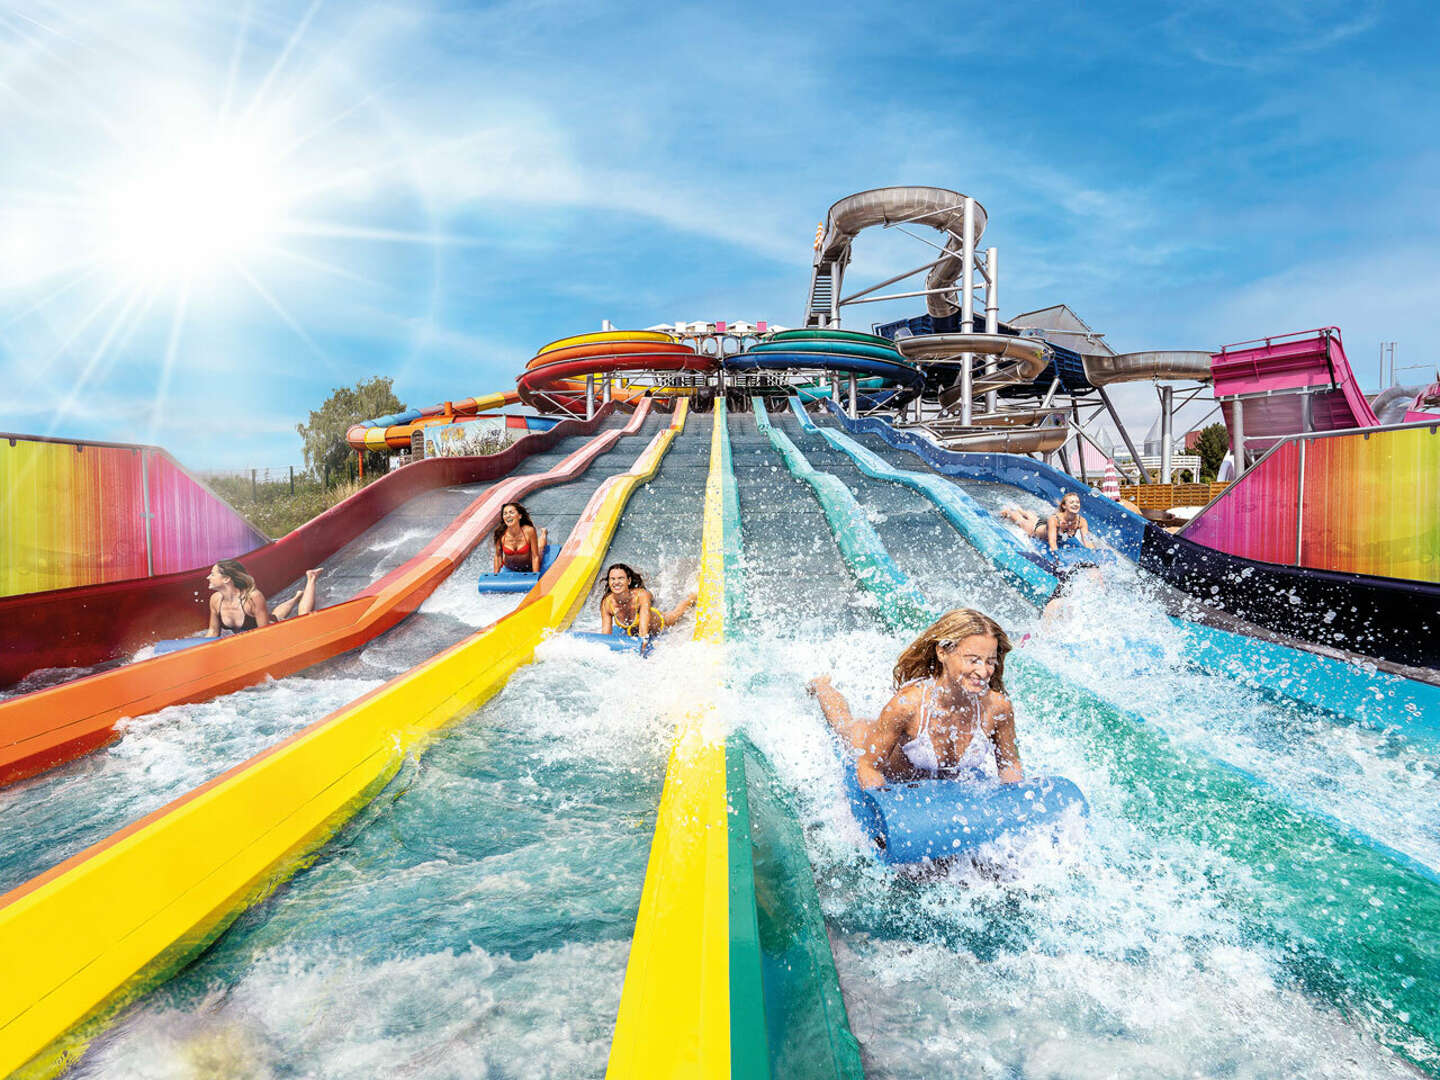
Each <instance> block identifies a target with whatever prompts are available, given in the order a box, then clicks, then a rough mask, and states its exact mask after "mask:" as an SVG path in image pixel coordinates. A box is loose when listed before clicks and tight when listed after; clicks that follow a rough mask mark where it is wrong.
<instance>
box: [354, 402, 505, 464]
mask: <svg viewBox="0 0 1440 1080" xmlns="http://www.w3.org/2000/svg"><path fill="white" fill-rule="evenodd" d="M519 400H520V395H519V394H517V393H515V391H513V390H502V391H501V392H500V393H497V394H486V395H485V396H483V397H478V398H465V399H464V400H463V401H446V402H443V403H442V404H439V405H432V406H430V407H429V408H428V409H411V410H409V411H408V412H403V413H392V414H390V415H389V416H378V417H376V418H375V419H374V420H362V421H360V423H358V424H352V425H351V426H350V429H349V430H348V431H346V432H345V441H346V442H347V443H349V445H350V449H352V450H398V449H402V448H404V447H407V446H409V445H410V436H411V435H412V434H414V432H416V431H418V430H421V429H423V428H426V427H429V426H431V425H435V424H453V423H455V422H456V421H457V420H465V419H468V418H471V417H475V416H478V415H479V414H480V413H482V412H484V411H485V410H486V409H499V408H503V407H504V406H506V405H513V404H515V402H517V401H519Z"/></svg>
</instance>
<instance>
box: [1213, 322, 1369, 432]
mask: <svg viewBox="0 0 1440 1080" xmlns="http://www.w3.org/2000/svg"><path fill="white" fill-rule="evenodd" d="M1210 370H1211V374H1212V376H1213V378H1214V382H1215V399H1216V400H1217V401H1219V402H1220V403H1221V409H1222V411H1223V412H1224V414H1225V424H1226V426H1227V427H1229V429H1230V433H1231V437H1232V439H1238V440H1243V441H1244V444H1245V449H1246V451H1247V452H1253V453H1259V452H1263V451H1264V450H1266V449H1268V448H1269V447H1271V446H1272V445H1274V444H1275V443H1276V442H1278V441H1279V440H1280V439H1282V438H1284V437H1285V436H1286V435H1292V434H1295V433H1297V432H1305V431H1344V430H1348V429H1351V428H1369V427H1375V426H1377V425H1378V424H1379V422H1380V421H1379V420H1378V419H1377V418H1376V416H1375V413H1374V411H1373V410H1372V409H1371V407H1370V402H1369V401H1368V400H1367V399H1366V397H1365V395H1364V393H1362V392H1361V390H1360V384H1359V383H1358V382H1356V380H1355V375H1354V373H1353V372H1352V371H1351V369H1350V361H1349V360H1348V359H1346V356H1345V346H1344V344H1343V343H1342V342H1341V340H1340V330H1339V328H1338V327H1334V326H1327V327H1324V328H1322V329H1320V330H1302V331H1299V332H1297V333H1294V334H1281V335H1279V336H1278V337H1268V338H1260V339H1257V340H1255V341H1243V342H1240V343H1239V344H1236V345H1226V346H1225V347H1224V348H1223V349H1221V350H1220V351H1219V352H1218V353H1215V354H1214V355H1213V356H1212V357H1211V362H1210Z"/></svg>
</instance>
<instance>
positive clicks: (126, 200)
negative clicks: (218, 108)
mask: <svg viewBox="0 0 1440 1080" xmlns="http://www.w3.org/2000/svg"><path fill="white" fill-rule="evenodd" d="M286 201H287V200H286V199H285V197H284V192H283V190H282V187H281V183H280V176H279V173H278V169H277V158H276V156H275V155H273V154H272V153H270V152H269V151H268V150H267V148H266V146H265V145H264V144H263V143H262V142H261V141H260V140H256V139H246V138H241V137H237V136H233V135H219V136H214V137H204V138H199V139H196V140H195V141H193V142H191V143H189V144H188V145H186V146H184V147H183V148H181V149H179V150H177V151H176V152H175V153H173V154H172V155H169V156H167V157H164V158H162V159H160V160H156V159H154V158H151V159H149V160H147V161H146V162H145V163H144V164H143V165H142V166H140V167H138V168H136V169H135V170H134V172H133V173H132V174H131V175H129V176H125V177H123V178H121V179H120V180H119V181H118V182H117V183H116V185H115V186H114V188H113V189H112V190H111V191H110V192H109V194H108V196H107V197H106V198H105V199H104V200H103V202H102V213H101V215H100V224H101V229H102V232H103V236H102V238H101V241H100V248H101V250H102V252H103V253H104V254H103V258H104V261H105V262H107V263H109V264H110V265H112V266H113V267H115V268H117V269H120V270H122V271H123V272H125V273H127V274H130V275H134V276H135V277H137V278H141V279H144V280H146V281H150V282H152V283H153V282H155V281H156V280H157V279H172V278H182V279H190V278H194V277H197V276H204V275H207V274H212V273H214V272H216V271H218V270H221V269H224V268H225V267H227V266H228V265H230V264H233V263H234V262H235V261H237V260H243V259H244V258H245V257H246V256H249V255H253V254H256V253H258V252H261V251H263V250H265V249H266V248H267V247H268V246H269V245H270V244H271V243H272V242H273V240H274V239H275V238H276V236H277V235H278V234H279V233H280V231H281V229H282V227H283V224H284V220H285V212H286Z"/></svg>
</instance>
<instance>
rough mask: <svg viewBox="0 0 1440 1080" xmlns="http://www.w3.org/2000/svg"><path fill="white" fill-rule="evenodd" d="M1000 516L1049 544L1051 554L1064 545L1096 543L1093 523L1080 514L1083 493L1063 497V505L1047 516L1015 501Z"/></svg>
mask: <svg viewBox="0 0 1440 1080" xmlns="http://www.w3.org/2000/svg"><path fill="white" fill-rule="evenodd" d="M1000 517H1002V518H1004V519H1005V520H1006V521H1013V522H1014V523H1015V524H1016V525H1019V526H1020V528H1022V529H1024V530H1025V535H1026V536H1033V537H1034V538H1035V539H1037V540H1042V541H1044V542H1045V543H1046V544H1048V545H1049V546H1050V552H1051V554H1054V553H1055V552H1056V551H1059V550H1060V548H1061V546H1062V545H1065V544H1079V545H1080V546H1081V547H1087V548H1093V547H1094V546H1095V541H1094V540H1093V539H1091V537H1090V523H1089V522H1088V521H1086V520H1085V519H1084V518H1083V517H1081V516H1080V496H1079V495H1077V494H1075V492H1073V491H1070V492H1067V493H1066V494H1065V495H1064V497H1063V498H1061V500H1060V506H1059V507H1058V508H1057V509H1056V511H1055V513H1053V514H1051V515H1050V516H1049V517H1047V518H1042V517H1041V516H1040V515H1039V514H1037V513H1035V511H1033V510H1026V509H1024V508H1023V507H1019V506H1015V505H1013V504H1012V505H1010V506H1006V507H1005V508H1003V509H1002V510H1001V511H1000Z"/></svg>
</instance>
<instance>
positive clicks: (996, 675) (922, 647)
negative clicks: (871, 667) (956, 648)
mask: <svg viewBox="0 0 1440 1080" xmlns="http://www.w3.org/2000/svg"><path fill="white" fill-rule="evenodd" d="M976 634H981V635H985V636H988V637H993V638H994V639H995V670H994V671H993V672H991V674H990V689H991V690H999V691H1000V692H1001V693H1002V694H1003V693H1004V692H1005V654H1006V653H1008V652H1009V651H1010V649H1011V648H1012V646H1011V644H1010V638H1009V637H1008V636H1007V635H1006V633H1005V631H1004V629H1003V628H1002V627H1001V626H1000V624H999V623H997V622H996V621H995V620H994V619H992V618H990V616H989V615H986V614H984V613H983V612H979V611H976V610H974V609H973V608H956V609H955V610H954V611H947V612H946V613H945V614H944V615H941V616H940V618H938V619H936V620H935V621H934V622H933V623H931V624H930V625H929V626H927V627H926V628H925V629H924V630H923V631H922V632H921V634H920V636H919V637H917V638H916V639H915V640H914V641H912V642H911V643H910V644H909V646H908V647H907V648H906V649H905V651H904V652H903V653H901V654H900V659H898V660H896V661H895V689H897V690H898V689H900V687H902V686H904V685H905V684H906V683H908V682H911V681H912V680H914V679H923V678H926V677H927V676H935V675H939V674H940V672H941V670H942V666H941V664H940V655H939V651H938V650H939V647H940V643H941V642H942V641H943V642H947V643H949V644H950V645H952V646H953V645H957V644H959V643H960V642H961V641H963V640H965V638H967V637H973V636H975V635H976Z"/></svg>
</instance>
